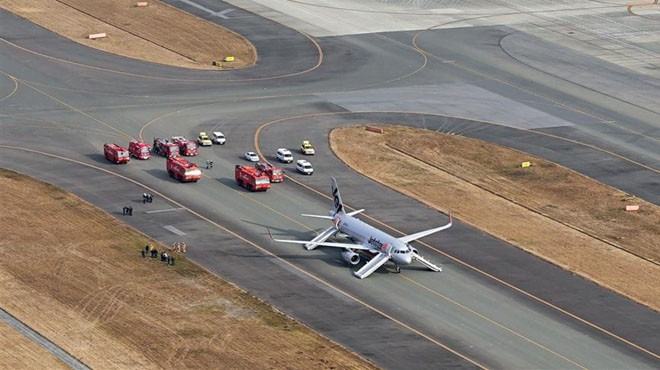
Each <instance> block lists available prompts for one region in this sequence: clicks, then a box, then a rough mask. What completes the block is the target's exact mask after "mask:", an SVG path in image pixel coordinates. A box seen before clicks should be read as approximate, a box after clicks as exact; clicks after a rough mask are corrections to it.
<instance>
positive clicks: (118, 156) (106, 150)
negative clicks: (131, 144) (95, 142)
mask: <svg viewBox="0 0 660 370" xmlns="http://www.w3.org/2000/svg"><path fill="white" fill-rule="evenodd" d="M103 154H105V159H107V160H109V161H110V162H112V163H128V161H130V160H131V157H130V156H129V155H128V150H126V148H123V147H121V146H119V145H117V144H108V143H106V144H103Z"/></svg>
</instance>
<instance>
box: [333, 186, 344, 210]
mask: <svg viewBox="0 0 660 370" xmlns="http://www.w3.org/2000/svg"><path fill="white" fill-rule="evenodd" d="M332 198H333V202H334V203H335V214H339V213H344V204H343V203H342V201H341V196H340V195H339V188H338V187H337V180H336V179H335V178H334V177H333V178H332Z"/></svg>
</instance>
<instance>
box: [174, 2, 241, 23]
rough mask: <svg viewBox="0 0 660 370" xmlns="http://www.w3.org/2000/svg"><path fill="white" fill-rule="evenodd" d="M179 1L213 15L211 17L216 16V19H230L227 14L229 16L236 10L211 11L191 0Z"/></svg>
mask: <svg viewBox="0 0 660 370" xmlns="http://www.w3.org/2000/svg"><path fill="white" fill-rule="evenodd" d="M179 1H180V2H182V3H186V4H188V5H190V6H193V7H195V8H197V9H199V10H202V11H205V12H207V13H209V14H211V15H215V16H216V17H220V18H223V19H229V17H227V16H226V15H225V14H227V13H229V12H231V11H232V10H234V9H232V8H230V9H225V10H222V11H219V12H216V11H215V10H211V9H209V8H206V7H204V6H202V5H199V4H197V3H195V2H192V1H190V0H179Z"/></svg>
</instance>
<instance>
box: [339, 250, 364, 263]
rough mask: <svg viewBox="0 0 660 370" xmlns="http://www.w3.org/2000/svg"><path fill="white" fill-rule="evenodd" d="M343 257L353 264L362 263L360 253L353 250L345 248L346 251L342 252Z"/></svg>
mask: <svg viewBox="0 0 660 370" xmlns="http://www.w3.org/2000/svg"><path fill="white" fill-rule="evenodd" d="M341 257H342V258H343V259H344V261H346V262H348V263H349V264H351V265H357V264H358V263H360V255H359V254H357V253H355V252H353V251H352V250H348V249H344V251H343V252H341Z"/></svg>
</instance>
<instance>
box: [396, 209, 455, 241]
mask: <svg viewBox="0 0 660 370" xmlns="http://www.w3.org/2000/svg"><path fill="white" fill-rule="evenodd" d="M451 225H452V219H451V212H450V213H449V223H448V224H446V225H444V226H440V227H436V228H435V229H429V230H424V231H420V232H418V233H414V234H410V235H406V236H402V237H400V238H398V239H399V240H401V241H402V242H404V243H410V242H412V241H414V240H417V239H419V238H423V237H425V236H428V235H431V234H434V233H437V232H438V231H442V230H445V229H449V228H450V227H451Z"/></svg>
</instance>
